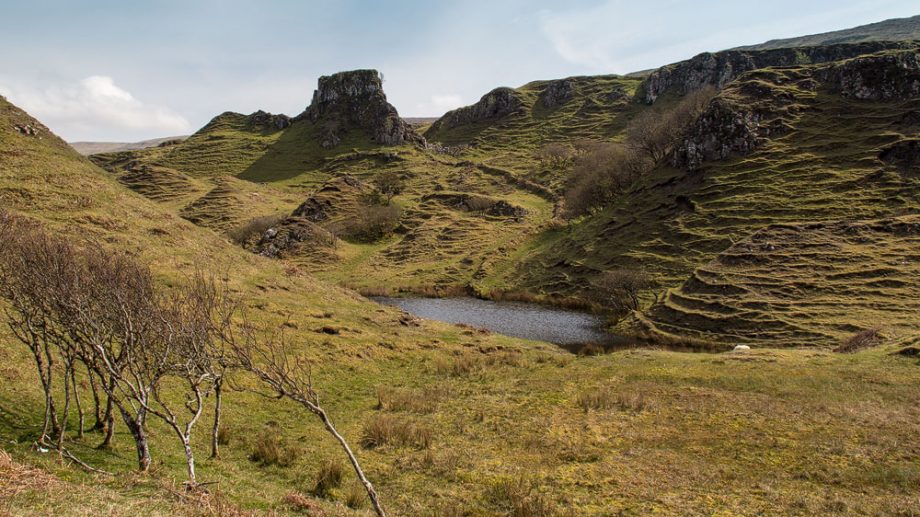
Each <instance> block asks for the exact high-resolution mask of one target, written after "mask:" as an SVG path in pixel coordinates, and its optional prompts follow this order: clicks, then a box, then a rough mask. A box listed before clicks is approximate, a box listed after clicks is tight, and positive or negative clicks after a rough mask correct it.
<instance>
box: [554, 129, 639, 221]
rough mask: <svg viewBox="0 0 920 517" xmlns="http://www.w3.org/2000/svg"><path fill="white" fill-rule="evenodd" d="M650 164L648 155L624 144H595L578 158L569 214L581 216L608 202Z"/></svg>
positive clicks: (569, 192)
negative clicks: (641, 153) (643, 155)
mask: <svg viewBox="0 0 920 517" xmlns="http://www.w3.org/2000/svg"><path fill="white" fill-rule="evenodd" d="M649 168H650V167H649V163H648V161H647V160H646V159H645V158H643V157H642V156H641V155H640V154H637V153H636V152H634V151H633V150H631V149H630V148H628V147H626V146H624V145H622V144H619V143H614V142H609V143H602V144H595V145H592V146H591V147H590V148H588V149H586V150H585V152H584V153H583V154H581V155H580V156H579V157H578V158H577V159H576V161H575V167H574V169H573V170H572V173H571V174H570V176H569V178H568V182H567V187H566V190H565V197H564V199H565V213H566V215H567V216H568V217H577V216H579V215H584V214H586V213H589V212H590V211H592V210H594V209H596V208H600V207H603V206H605V205H607V204H608V203H610V202H611V201H613V200H614V199H615V198H616V197H618V196H620V195H621V194H623V193H624V192H625V191H626V190H627V189H628V188H629V187H630V186H631V185H632V184H633V183H634V182H635V181H636V179H637V178H639V176H641V175H642V174H644V172H645V171H646V170H648V169H649Z"/></svg>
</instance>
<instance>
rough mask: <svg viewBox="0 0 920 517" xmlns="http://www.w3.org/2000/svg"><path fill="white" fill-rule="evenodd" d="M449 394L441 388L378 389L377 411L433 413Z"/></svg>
mask: <svg viewBox="0 0 920 517" xmlns="http://www.w3.org/2000/svg"><path fill="white" fill-rule="evenodd" d="M448 396H449V393H448V392H447V390H446V389H444V388H441V387H432V388H423V389H411V388H388V387H382V388H378V389H377V409H382V410H384V411H405V412H408V413H418V414H427V413H433V412H434V411H435V410H437V408H438V404H439V403H440V402H441V401H442V400H444V399H445V398H447V397H448Z"/></svg>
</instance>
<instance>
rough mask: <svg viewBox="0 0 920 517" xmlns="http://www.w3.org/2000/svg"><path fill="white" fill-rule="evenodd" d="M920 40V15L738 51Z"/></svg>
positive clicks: (751, 46) (768, 43) (779, 41)
mask: <svg viewBox="0 0 920 517" xmlns="http://www.w3.org/2000/svg"><path fill="white" fill-rule="evenodd" d="M910 40H920V15H917V16H911V17H910V18H895V19H891V20H885V21H881V22H877V23H870V24H868V25H860V26H859V27H853V28H851V29H843V30H839V31H831V32H823V33H821V34H812V35H810V36H800V37H797V38H785V39H775V40H770V41H767V42H765V43H761V44H759V45H748V46H745V47H738V48H737V49H738V50H766V49H772V48H792V47H807V46H812V45H831V44H835V43H860V42H865V41H910Z"/></svg>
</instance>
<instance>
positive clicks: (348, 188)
mask: <svg viewBox="0 0 920 517" xmlns="http://www.w3.org/2000/svg"><path fill="white" fill-rule="evenodd" d="M365 190H366V187H365V185H364V183H362V182H361V180H359V179H358V178H355V177H354V176H348V175H346V176H342V177H339V178H333V179H331V180H329V181H327V182H326V183H325V184H324V185H323V186H322V187H320V188H319V190H317V191H316V192H315V193H314V194H313V195H311V196H310V197H309V198H308V199H307V200H306V201H304V202H303V203H301V204H300V206H298V207H297V208H296V209H294V211H293V212H292V213H291V217H302V218H304V219H307V220H309V221H311V222H314V223H319V222H322V221H326V220H328V219H331V218H332V217H334V216H335V215H338V213H339V212H341V211H342V210H343V206H342V205H343V204H345V202H346V201H348V200H352V199H353V198H355V197H356V196H358V195H360V194H362V193H363V192H365Z"/></svg>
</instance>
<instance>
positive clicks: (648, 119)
mask: <svg viewBox="0 0 920 517" xmlns="http://www.w3.org/2000/svg"><path fill="white" fill-rule="evenodd" d="M716 93H717V90H716V89H715V88H714V87H706V88H702V89H700V90H696V91H694V92H691V93H688V94H687V95H685V96H684V97H683V98H682V99H681V100H680V101H679V102H678V103H677V104H676V105H675V106H674V107H672V108H671V109H666V110H663V109H649V110H646V111H644V112H642V113H641V114H640V115H639V116H637V117H636V118H635V119H633V120H632V121H631V122H630V124H629V126H628V127H627V130H626V134H627V136H626V141H627V145H628V146H629V147H630V148H631V149H633V150H635V151H637V152H639V153H641V154H643V155H645V156H646V157H648V158H649V159H650V160H651V161H652V162H653V163H654V164H657V163H660V162H661V161H662V160H664V159H665V158H666V157H667V156H668V154H670V153H671V151H673V150H674V148H675V146H676V145H677V144H678V143H679V142H680V139H681V137H682V136H683V135H684V133H685V132H686V131H687V128H688V127H689V126H690V124H692V123H693V122H694V121H695V120H696V119H697V118H699V116H700V115H701V114H702V113H703V111H704V110H705V109H706V106H707V105H708V104H709V101H710V100H712V98H713V97H714V96H715V95H716Z"/></svg>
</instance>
